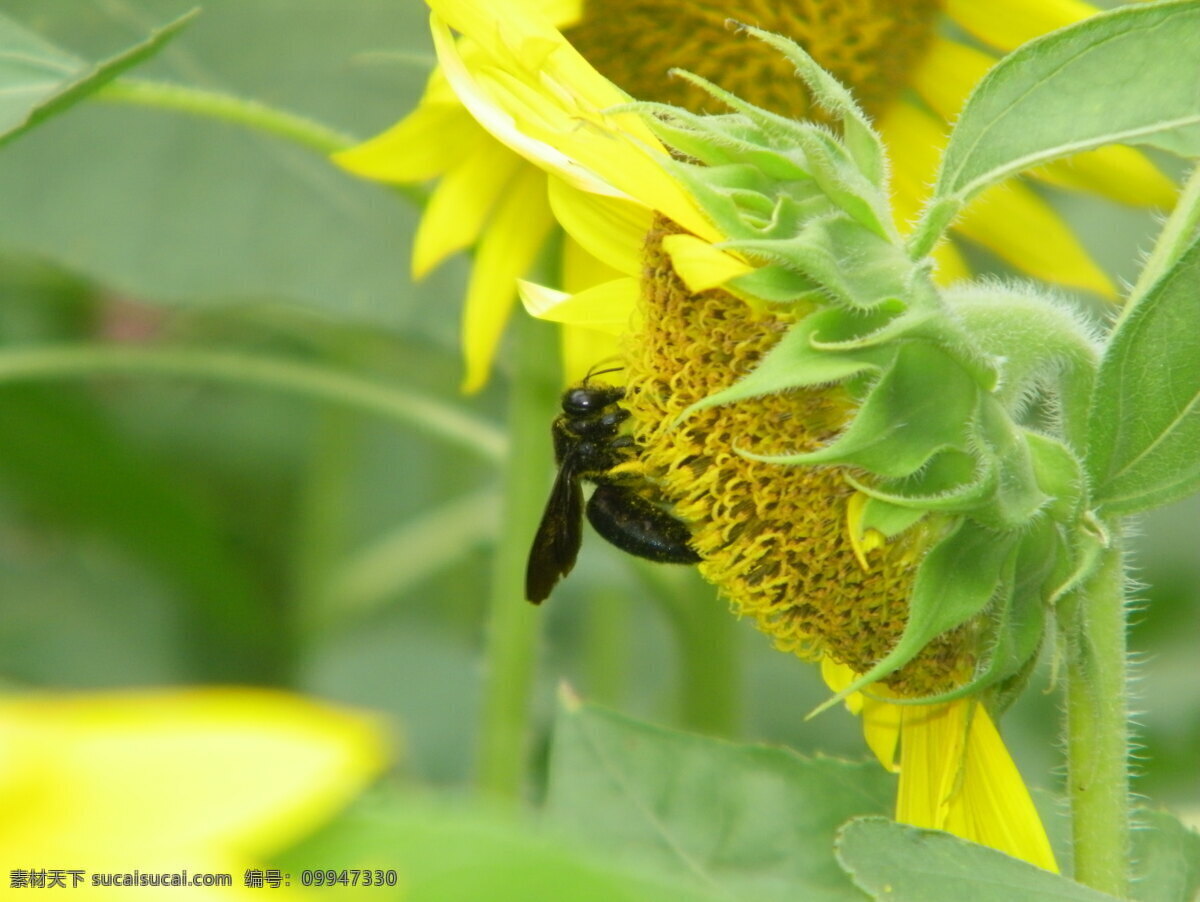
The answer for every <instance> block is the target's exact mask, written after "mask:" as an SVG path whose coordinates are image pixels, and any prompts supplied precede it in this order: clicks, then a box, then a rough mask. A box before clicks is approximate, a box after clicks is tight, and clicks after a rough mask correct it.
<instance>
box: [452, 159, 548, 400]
mask: <svg viewBox="0 0 1200 902" xmlns="http://www.w3.org/2000/svg"><path fill="white" fill-rule="evenodd" d="M552 225H553V216H552V215H551V213H550V204H549V202H548V201H547V200H546V177H545V176H544V175H543V174H542V173H541V172H540V171H539V170H537V169H534V168H533V167H532V166H523V167H521V168H520V169H519V170H518V172H517V175H516V177H515V178H514V179H513V180H512V183H511V188H510V189H509V190H508V191H507V192H505V194H504V195H503V196H502V197H501V198H500V202H499V203H498V204H496V208H495V211H494V213H493V215H492V217H491V219H490V221H489V222H488V226H487V229H486V230H485V231H484V233H483V238H482V239H481V240H480V242H479V246H478V248H477V250H476V253H475V265H474V266H473V267H472V269H471V280H470V283H469V284H468V285H467V300H466V305H465V308H464V310H463V323H462V335H463V353H464V355H465V357H466V373H465V374H464V377H463V391H465V392H474V391H478V390H479V389H480V388H482V387H483V385H484V383H486V382H487V377H488V373H489V372H490V371H491V367H492V360H493V359H494V358H495V356H496V347H497V345H498V344H499V343H500V336H501V335H502V334H503V333H504V324H505V323H507V322H508V316H509V313H510V312H511V311H512V307H513V302H514V301H515V300H516V296H517V279H519V278H520V277H521V276H523V275H524V274H525V273H526V272H528V271H529V269H530V267H532V266H533V262H534V261H535V260H536V259H537V257H538V254H539V253H541V249H542V243H543V242H544V241H545V240H546V236H547V235H548V234H549V232H550V228H551V226H552Z"/></svg>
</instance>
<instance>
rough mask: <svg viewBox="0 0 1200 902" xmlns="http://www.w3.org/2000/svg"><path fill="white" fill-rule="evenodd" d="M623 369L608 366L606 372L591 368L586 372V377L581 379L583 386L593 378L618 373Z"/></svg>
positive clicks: (621, 367)
mask: <svg viewBox="0 0 1200 902" xmlns="http://www.w3.org/2000/svg"><path fill="white" fill-rule="evenodd" d="M596 366H600V364H596ZM623 369H625V367H623V366H610V367H609V368H608V369H606V370H598V369H596V367H592V368H591V369H590V370H588V373H587V375H586V376H584V377H583V384H584V385H587V384H588V382H590V381H591V378H592V377H593V376H603V375H605V374H606V373H619V372H620V371H621V370H623Z"/></svg>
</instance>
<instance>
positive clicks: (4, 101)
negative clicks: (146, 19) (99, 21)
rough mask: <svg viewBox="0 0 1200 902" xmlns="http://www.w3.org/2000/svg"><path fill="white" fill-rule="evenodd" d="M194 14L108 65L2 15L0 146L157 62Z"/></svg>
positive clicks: (178, 19)
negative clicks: (135, 68) (157, 56)
mask: <svg viewBox="0 0 1200 902" xmlns="http://www.w3.org/2000/svg"><path fill="white" fill-rule="evenodd" d="M195 13H196V10H193V11H192V12H190V13H188V14H186V15H183V16H180V17H179V18H177V19H176V20H175V21H173V22H171V23H169V24H167V25H164V26H163V27H161V28H158V29H155V30H154V31H153V32H152V33H151V34H150V36H149V37H147V38H146V39H145V40H144V41H142V42H141V43H139V44H135V45H134V46H132V47H129V48H128V49H126V50H124V51H122V52H121V53H119V54H117V55H116V56H114V57H111V58H110V59H107V60H104V61H102V62H98V63H89V62H85V61H84V60H81V59H79V58H78V57H76V56H74V55H72V54H70V53H67V52H66V51H65V50H62V49H61V48H59V47H55V46H54V45H53V44H50V43H48V42H47V41H44V40H42V38H40V37H39V36H38V35H36V34H34V33H33V32H30V31H28V30H26V29H24V28H22V27H21V26H20V25H18V24H17V23H16V22H14V21H13V20H12V19H9V18H8V17H7V16H4V15H0V145H3V144H4V143H5V142H7V141H11V140H12V139H13V138H15V137H17V136H18V135H20V134H22V133H23V132H26V131H28V130H29V129H31V128H33V127H34V126H35V125H37V124H39V123H40V122H44V121H45V120H47V119H49V118H50V117H51V116H54V115H56V114H58V113H61V112H63V111H65V110H67V109H68V108H70V107H71V106H73V105H74V104H76V103H78V102H79V101H81V100H84V99H85V98H87V97H88V96H89V95H90V94H93V93H94V92H95V91H97V90H98V89H100V88H101V87H103V86H104V85H105V84H107V83H108V82H110V81H112V79H114V78H116V77H117V76H118V75H120V74H121V73H122V72H124V71H125V70H126V69H129V68H131V67H133V66H136V65H139V64H140V63H143V62H145V61H146V60H148V59H149V58H150V57H152V56H154V55H155V54H156V53H158V52H159V51H160V50H162V48H163V46H164V45H166V43H167V42H168V41H170V40H171V39H172V38H174V37H175V36H176V35H177V34H178V33H179V32H180V31H181V30H183V28H184V27H186V26H187V25H188V23H190V22H191V20H192V19H193V18H195Z"/></svg>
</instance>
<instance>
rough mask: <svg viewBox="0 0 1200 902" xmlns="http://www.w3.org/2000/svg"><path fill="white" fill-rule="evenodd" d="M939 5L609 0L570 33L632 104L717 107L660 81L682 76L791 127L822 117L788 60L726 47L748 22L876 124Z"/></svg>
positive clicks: (693, 89) (923, 44) (762, 50)
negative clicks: (847, 93) (802, 51)
mask: <svg viewBox="0 0 1200 902" xmlns="http://www.w3.org/2000/svg"><path fill="white" fill-rule="evenodd" d="M941 6H942V4H941V2H940V0H853V2H846V0H808V2H804V3H779V2H777V0H715V2H714V0H705V2H695V0H690V2H686V3H673V4H664V3H662V2H661V0H606V2H604V3H598V2H588V3H584V4H583V12H582V15H581V17H580V18H579V20H578V22H576V23H575V24H573V25H572V26H571V27H569V28H567V29H565V32H564V33H565V34H566V36H567V38H568V40H570V41H571V43H572V44H574V45H575V47H577V48H578V49H579V51H580V52H581V53H582V54H583V55H584V56H585V57H587V59H588V61H589V62H591V64H592V65H593V66H595V67H596V68H597V69H599V70H600V72H602V73H603V74H604V75H605V76H606V77H608V78H609V79H611V80H612V81H613V82H614V83H616V84H618V85H620V86H621V87H622V88H624V89H625V90H626V91H628V92H629V93H630V94H631V95H633V96H634V97H639V98H642V99H644V100H651V101H658V102H661V103H670V104H674V105H675V106H679V107H683V108H684V109H687V110H691V111H692V112H701V111H702V110H704V109H705V108H706V107H711V106H712V105H713V104H712V98H711V97H710V96H709V95H708V93H707V92H705V91H704V90H703V89H701V88H700V87H698V86H697V85H695V84H694V83H692V82H689V81H685V80H680V79H675V80H670V79H664V78H663V73H664V72H666V71H667V70H668V69H671V68H676V67H678V68H683V69H687V70H689V71H691V72H695V73H696V74H698V75H701V76H704V77H706V78H710V79H714V78H721V79H722V82H723V84H724V85H725V86H726V87H727V88H729V89H730V90H731V91H733V92H734V93H736V94H738V95H739V96H742V97H750V98H753V99H754V101H755V102H756V103H757V104H759V105H760V106H763V107H767V108H769V109H772V110H775V111H776V112H779V113H782V114H784V115H786V116H789V117H791V118H794V119H802V118H811V117H813V116H818V117H819V116H821V115H822V112H821V110H820V109H819V108H818V107H817V106H816V105H815V104H814V103H813V97H812V95H811V94H810V93H809V91H808V86H807V85H806V84H805V83H804V82H803V81H800V80H799V79H796V78H793V77H792V76H793V70H792V66H791V64H790V63H789V62H788V61H787V60H786V59H785V58H783V57H782V56H780V55H779V54H777V53H771V52H770V51H769V50H768V48H766V47H765V46H764V45H762V44H756V43H754V42H749V41H738V40H731V39H730V32H729V28H728V23H729V22H730V21H736V22H752V23H754V24H755V25H757V26H758V27H760V28H762V29H764V30H766V31H770V32H773V33H775V34H781V35H787V36H788V37H789V38H791V39H792V40H794V41H796V42H797V43H798V44H801V45H802V46H804V47H806V48H807V49H808V52H809V53H810V54H811V55H812V56H813V58H814V59H816V60H818V61H819V62H820V63H821V65H822V66H823V67H824V68H825V69H827V70H829V71H830V72H831V73H833V74H834V75H835V76H837V78H839V79H840V80H841V81H843V82H844V83H846V84H850V85H854V88H855V94H856V96H857V97H858V98H859V101H860V102H861V103H862V105H863V106H864V107H865V108H866V110H867V111H868V112H869V113H870V114H871V115H878V114H879V113H881V112H882V111H883V109H884V108H885V107H886V106H887V104H888V103H889V102H891V101H892V100H893V99H894V98H895V96H896V94H897V92H898V91H900V90H901V89H902V87H903V86H904V85H905V84H906V83H907V81H908V78H909V74H910V73H911V72H912V70H913V69H914V68H915V66H916V64H917V62H918V61H919V60H920V59H921V58H922V56H923V55H924V54H925V53H926V51H927V48H928V46H929V43H930V41H931V40H932V38H933V32H934V26H935V24H936V22H937V16H938V13H939V12H940V11H941Z"/></svg>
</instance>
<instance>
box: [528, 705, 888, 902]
mask: <svg viewBox="0 0 1200 902" xmlns="http://www.w3.org/2000/svg"><path fill="white" fill-rule="evenodd" d="M549 779H550V784H549V788H548V791H547V798H546V812H545V813H546V818H547V824H548V825H549V826H551V827H552V828H553V829H554V830H555V831H562V832H564V833H566V834H567V835H569V836H571V837H573V838H575V839H576V840H578V841H579V842H580V843H582V844H583V845H584V846H586V847H588V848H592V849H597V850H603V851H604V853H605V854H606V855H607V856H609V857H611V858H612V859H613V860H615V861H619V862H629V863H631V864H632V863H637V864H641V865H643V866H645V867H647V868H651V869H652V870H653V872H654V873H656V874H662V875H664V876H666V877H670V878H671V879H674V880H680V881H687V882H689V883H694V884H695V885H696V886H697V887H700V888H703V889H706V890H708V891H711V892H715V893H716V894H717V895H719V896H720V898H729V899H747V900H749V899H754V900H758V902H774V900H779V902H785V900H792V899H795V898H797V897H801V898H804V899H811V900H813V902H834V900H853V899H858V898H859V896H858V894H857V893H856V892H855V891H854V890H853V889H852V888H851V887H850V886H849V884H848V883H846V881H845V879H844V877H843V876H842V875H841V874H840V873H839V871H838V869H837V865H836V863H835V862H834V860H833V856H832V839H833V833H834V830H835V829H836V827H837V826H838V825H839V824H841V823H842V822H844V821H845V820H846V819H847V818H849V817H851V816H853V815H855V814H866V813H871V812H879V811H884V810H887V809H888V808H890V807H891V795H892V793H893V792H894V783H893V779H892V778H891V777H890V776H888V775H887V774H886V773H885V772H884V771H883V770H882V768H880V767H879V766H878V765H877V764H876V763H875V762H873V761H871V762H861V763H850V762H846V761H837V760H833V759H828V758H804V757H802V756H799V755H797V754H795V753H794V752H791V751H788V750H785V749H778V748H769V747H765V746H754V745H738V744H734V743H729V742H722V741H719V740H714V739H711V738H707V737H701V736H691V735H687V734H684V733H677V732H672V731H670V730H664V729H662V728H660V727H655V726H651V725H648V724H640V723H637V722H635V721H632V720H629V719H628V718H626V717H622V716H620V715H618V714H612V713H608V712H606V711H603V710H601V709H597V708H591V707H587V706H583V707H580V706H579V705H578V703H574V702H570V701H568V702H567V703H566V705H565V706H564V708H563V709H562V710H560V712H559V719H558V724H557V727H556V729H555V735H554V743H553V746H552V747H551V751H550V778H549Z"/></svg>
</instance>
